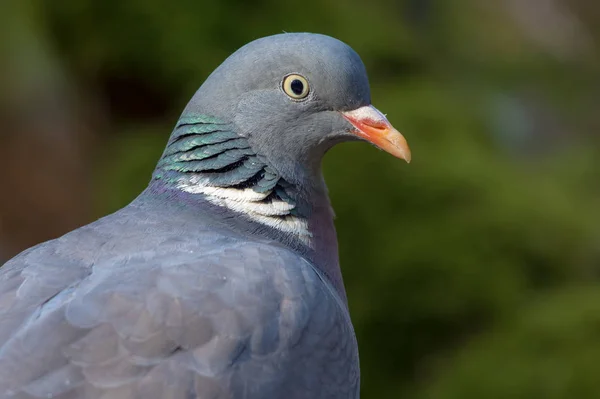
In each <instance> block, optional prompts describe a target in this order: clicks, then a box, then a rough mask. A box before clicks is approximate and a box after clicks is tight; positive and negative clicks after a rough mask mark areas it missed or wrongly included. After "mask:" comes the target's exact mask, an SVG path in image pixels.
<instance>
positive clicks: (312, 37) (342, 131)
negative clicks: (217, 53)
mask: <svg viewBox="0 0 600 399" xmlns="http://www.w3.org/2000/svg"><path fill="white" fill-rule="evenodd" d="M297 76H299V77H300V78H296V77H297ZM295 78H296V79H295ZM301 78H304V79H301ZM286 89H287V90H288V92H286ZM294 89H295V90H297V93H294V92H293V91H291V90H294ZM302 90H305V92H304V93H302ZM370 104H371V92H370V88H369V81H368V77H367V72H366V70H365V66H364V64H363V62H362V61H361V59H360V57H359V56H358V54H357V53H356V52H355V51H354V50H353V49H352V48H351V47H349V46H348V45H346V44H345V43H343V42H341V41H339V40H337V39H334V38H332V37H329V36H325V35H320V34H310V33H286V34H279V35H275V36H269V37H265V38H261V39H258V40H255V41H253V42H251V43H249V44H247V45H245V46H244V47H242V48H241V49H239V50H238V51H236V52H235V53H234V54H233V55H231V56H230V57H229V58H228V59H227V60H226V61H225V62H223V63H222V64H221V65H220V66H219V67H218V68H217V69H216V70H215V71H214V72H213V73H212V74H211V75H210V77H209V78H208V79H207V80H206V82H205V83H204V84H203V85H202V87H200V89H199V90H198V91H197V92H196V94H195V95H194V97H193V98H192V100H191V101H190V103H189V104H188V106H187V107H186V109H185V111H184V113H183V115H185V114H187V113H192V114H194V113H198V112H201V113H208V114H210V115H212V116H215V117H218V118H220V119H222V120H225V121H228V122H232V123H234V124H235V125H236V127H237V128H238V129H239V130H238V133H239V134H240V135H242V136H244V137H247V138H248V141H249V142H250V143H251V145H252V146H253V148H254V149H255V150H256V151H257V152H258V153H260V154H263V155H264V156H265V157H266V158H267V159H268V160H269V161H270V162H271V163H272V166H273V167H274V168H276V169H277V170H278V171H279V172H280V173H281V174H282V175H284V176H285V177H286V178H287V179H288V180H290V181H291V182H294V183H298V184H306V183H307V181H306V178H307V176H306V174H307V173H309V175H313V174H314V173H316V171H317V170H318V169H319V168H320V164H321V159H322V157H323V155H324V153H325V152H326V151H327V150H328V149H329V148H331V147H332V146H333V145H335V144H337V143H339V142H343V141H350V140H356V139H359V137H360V136H358V135H356V134H354V133H351V132H350V129H351V128H352V126H351V125H350V123H349V121H348V120H347V119H346V118H344V116H343V114H341V112H343V111H352V110H356V109H359V108H361V107H364V106H369V105H370ZM311 177H312V176H311ZM308 181H309V182H310V181H311V179H310V178H309V180H308Z"/></svg>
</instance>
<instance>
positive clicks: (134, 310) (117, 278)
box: [0, 33, 410, 399]
mask: <svg viewBox="0 0 600 399" xmlns="http://www.w3.org/2000/svg"><path fill="white" fill-rule="evenodd" d="M348 140H366V141H369V142H371V143H373V144H374V145H376V146H377V147H379V148H381V149H383V150H385V151H387V152H389V153H391V154H392V155H395V156H397V157H399V158H403V159H405V160H406V161H409V160H410V151H409V148H408V146H407V144H406V141H405V139H404V138H403V136H402V135H401V134H400V133H399V132H398V131H397V130H395V129H394V128H393V127H392V126H391V124H390V123H389V122H388V120H387V119H386V118H385V116H384V115H383V114H382V113H380V112H379V111H378V110H377V109H376V108H374V107H373V106H372V105H371V95H370V89H369V83H368V80H367V74H366V71H365V67H364V65H363V63H362V61H361V59H360V58H359V56H358V55H357V54H356V53H355V52H354V51H353V50H352V49H351V48H350V47H349V46H348V45H346V44H344V43H342V42H341V41H338V40H337V39H334V38H331V37H328V36H324V35H318V34H309V33H294V34H288V33H286V34H279V35H275V36H270V37H266V38H262V39H258V40H256V41H253V42H251V43H249V44H247V45H245V46H244V47H242V48H241V49H239V50H238V51H236V52H235V53H234V54H233V55H231V56H230V57H229V58H227V59H226V60H225V61H224V62H223V64H221V65H220V66H219V67H218V68H217V69H216V70H215V71H214V72H213V73H212V74H211V75H210V76H209V77H208V79H207V80H206V81H205V82H204V84H203V85H202V86H201V87H200V89H198V91H197V92H196V93H195V95H194V96H193V98H192V99H191V101H190V102H189V104H188V105H187V107H186V108H185V110H184V111H183V113H182V115H181V117H180V119H179V121H178V122H177V124H176V126H175V129H174V130H173V133H172V134H171V136H170V138H169V141H168V144H167V146H166V149H165V151H164V153H163V155H162V157H161V159H160V161H159V162H158V165H157V167H156V169H155V171H154V173H153V175H152V179H151V182H150V183H149V186H148V187H147V188H146V189H145V190H144V191H143V192H142V193H141V194H140V195H139V196H138V197H137V198H136V199H135V200H133V202H132V203H131V204H129V205H127V206H126V207H125V208H123V209H121V210H119V211H117V212H116V213H114V214H112V215H109V216H106V217H104V218H102V219H100V220H97V221H96V222H93V223H91V224H89V225H87V226H84V227H81V228H79V229H77V230H75V231H72V232H70V233H68V234H66V235H64V236H62V237H60V238H58V239H55V240H52V241H49V242H45V243H42V244H39V245H37V246H34V247H32V248H30V249H28V250H26V251H24V252H22V253H21V254H19V255H17V256H16V257H15V258H13V259H12V260H10V261H8V262H7V263H6V264H5V265H4V266H3V267H2V268H1V269H0V398H2V399H5V398H53V399H58V398H61V399H67V398H69V399H72V398H94V399H95V398H113V399H129V398H139V399H142V398H143V399H152V398H165V399H166V398H169V399H180V398H181V399H183V398H202V399H209V398H210V399H212V398H214V399H217V398H223V399H224V398H230V399H238V398H240V399H241V398H246V399H258V398H287V399H300V398H311V399H313V398H358V397H359V363H358V349H357V343H356V338H355V335H354V331H353V327H352V324H351V321H350V317H349V313H348V306H347V301H346V293H345V291H344V285H343V282H342V275H341V272H340V266H339V263H338V248H337V239H336V233H335V229H334V224H333V211H332V209H331V206H330V203H329V199H328V196H327V189H326V186H325V182H324V180H323V177H322V174H321V158H322V157H323V155H324V154H325V152H326V151H327V150H328V149H329V148H331V147H332V146H333V145H335V144H337V143H340V142H343V141H348Z"/></svg>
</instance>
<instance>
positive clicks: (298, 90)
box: [290, 79, 304, 96]
mask: <svg viewBox="0 0 600 399" xmlns="http://www.w3.org/2000/svg"><path fill="white" fill-rule="evenodd" d="M290 88H291V89H292V92H294V94H295V95H297V96H299V95H300V94H302V92H303V91H304V83H302V81H300V80H298V79H294V80H292V83H291V84H290Z"/></svg>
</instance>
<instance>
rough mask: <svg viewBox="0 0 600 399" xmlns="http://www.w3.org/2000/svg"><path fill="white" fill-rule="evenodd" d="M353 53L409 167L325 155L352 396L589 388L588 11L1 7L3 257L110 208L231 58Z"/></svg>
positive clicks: (570, 5)
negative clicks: (352, 364) (297, 37)
mask: <svg viewBox="0 0 600 399" xmlns="http://www.w3.org/2000/svg"><path fill="white" fill-rule="evenodd" d="M282 31H288V32H289V31H312V32H320V33H325V34H329V35H332V36H335V37H337V38H339V39H341V40H343V41H345V42H346V43H348V44H350V45H351V46H352V47H353V48H354V49H355V50H356V51H357V52H358V53H359V54H360V55H361V56H362V58H363V60H364V62H365V64H366V66H367V70H368V71H369V74H370V79H371V84H372V94H373V103H374V104H375V105H376V106H377V107H378V108H379V109H380V110H382V111H383V112H386V113H387V114H388V117H389V119H390V120H391V121H392V123H393V124H394V125H395V126H396V127H397V128H398V129H399V130H400V131H402V132H403V133H404V134H405V136H406V137H407V139H408V141H409V143H410V145H411V148H412V151H413V163H411V164H410V165H409V166H407V165H405V164H404V163H403V162H400V161H398V160H396V159H394V158H392V157H391V156H389V155H387V154H384V153H382V152H379V151H377V150H376V149H374V148H372V147H370V146H368V145H366V144H363V143H352V144H344V145H341V146H339V147H338V148H335V149H334V150H332V151H331V152H330V153H329V154H328V155H327V157H326V159H325V166H324V170H325V175H326V178H327V181H328V184H329V188H330V193H331V199H332V202H333V205H334V208H335V210H336V213H337V221H336V223H337V227H338V236H339V240H340V257H341V263H342V266H343V272H344V278H345V282H346V287H347V290H348V294H349V300H350V309H351V313H352V318H353V320H354V324H355V327H356V332H357V335H358V340H359V346H360V354H361V367H362V393H363V397H364V398H414V399H455V398H456V399H458V398H478V399H480V398H486V399H494V398H527V399H535V398H552V399H553V398H557V399H558V398H565V399H566V398H569V399H571V398H578V399H580V398H600V206H598V204H599V200H600V136H599V135H598V131H599V129H600V51H599V48H600V2H598V1H597V0H527V1H525V0H498V1H493V2H492V1H488V2H486V1H477V0H463V1H446V0H403V1H397V0H396V1H392V0H370V1H362V0H360V1H359V0H352V1H349V0H327V1H321V0H320V1H317V0H305V1H302V2H297V1H296V2H282V1H275V0H261V1H254V2H246V1H239V0H220V1H218V2H217V1H213V2H199V1H192V0H181V1H175V0H170V1H150V0H129V1H122V0H103V1H100V0H98V1H83V0H62V1H33V0H3V1H2V2H0V57H1V58H0V129H1V130H0V166H1V167H0V181H2V183H1V184H0V190H1V193H0V259H3V260H6V259H8V258H9V257H11V256H13V255H15V254H16V253H17V252H19V251H20V250H22V249H24V248H26V247H28V246H30V245H33V244H35V243H37V242H40V241H43V240H46V239H50V238H54V237H57V236H59V235H60V234H62V233H64V232H66V231H68V230H70V229H73V228H75V227H77V226H79V225H82V224H85V223H87V222H89V221H91V220H94V219H95V218H97V217H99V216H101V215H104V214H106V213H109V212H112V211H114V210H116V209H118V208H119V207H122V206H124V205H125V204H127V203H128V202H129V201H130V200H131V199H133V198H134V197H135V196H136V195H137V193H139V192H140V191H141V190H142V189H143V188H144V187H145V186H146V184H147V182H148V181H149V178H150V174H151V171H152V169H153V167H154V164H155V162H156V161H157V159H158V157H159V155H160V154H161V152H162V150H163V147H164V145H165V143H166V139H167V137H168V136H169V133H170V131H171V128H172V126H173V125H174V123H175V121H176V119H177V117H178V115H179V113H180V112H181V110H182V109H183V107H184V106H185V104H186V102H187V100H188V99H189V98H190V97H191V96H192V94H193V93H194V91H195V90H196V89H197V88H198V87H199V85H200V84H201V83H202V81H203V80H204V79H205V78H206V77H207V76H208V74H209V73H210V72H211V71H212V70H213V69H214V68H215V67H216V66H217V65H218V64H219V63H220V62H221V61H222V60H223V59H224V58H225V57H227V56H228V55H229V54H230V53H232V52H233V51H234V50H236V49H237V48H239V47H240V46H242V45H243V44H245V43H247V42H249V41H251V40H253V39H256V38H258V37H261V36H265V35H270V34H274V33H279V32H282Z"/></svg>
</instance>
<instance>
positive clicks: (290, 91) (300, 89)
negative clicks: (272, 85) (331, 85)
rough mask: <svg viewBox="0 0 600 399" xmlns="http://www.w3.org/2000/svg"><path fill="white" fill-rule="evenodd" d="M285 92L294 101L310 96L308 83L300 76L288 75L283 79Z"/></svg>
mask: <svg viewBox="0 0 600 399" xmlns="http://www.w3.org/2000/svg"><path fill="white" fill-rule="evenodd" d="M283 91H285V94H287V95H288V96H290V97H291V98H293V99H294V100H301V99H303V98H305V97H306V96H308V91H309V88H308V81H307V80H306V78H304V77H303V76H300V75H288V76H286V77H285V78H283Z"/></svg>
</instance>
